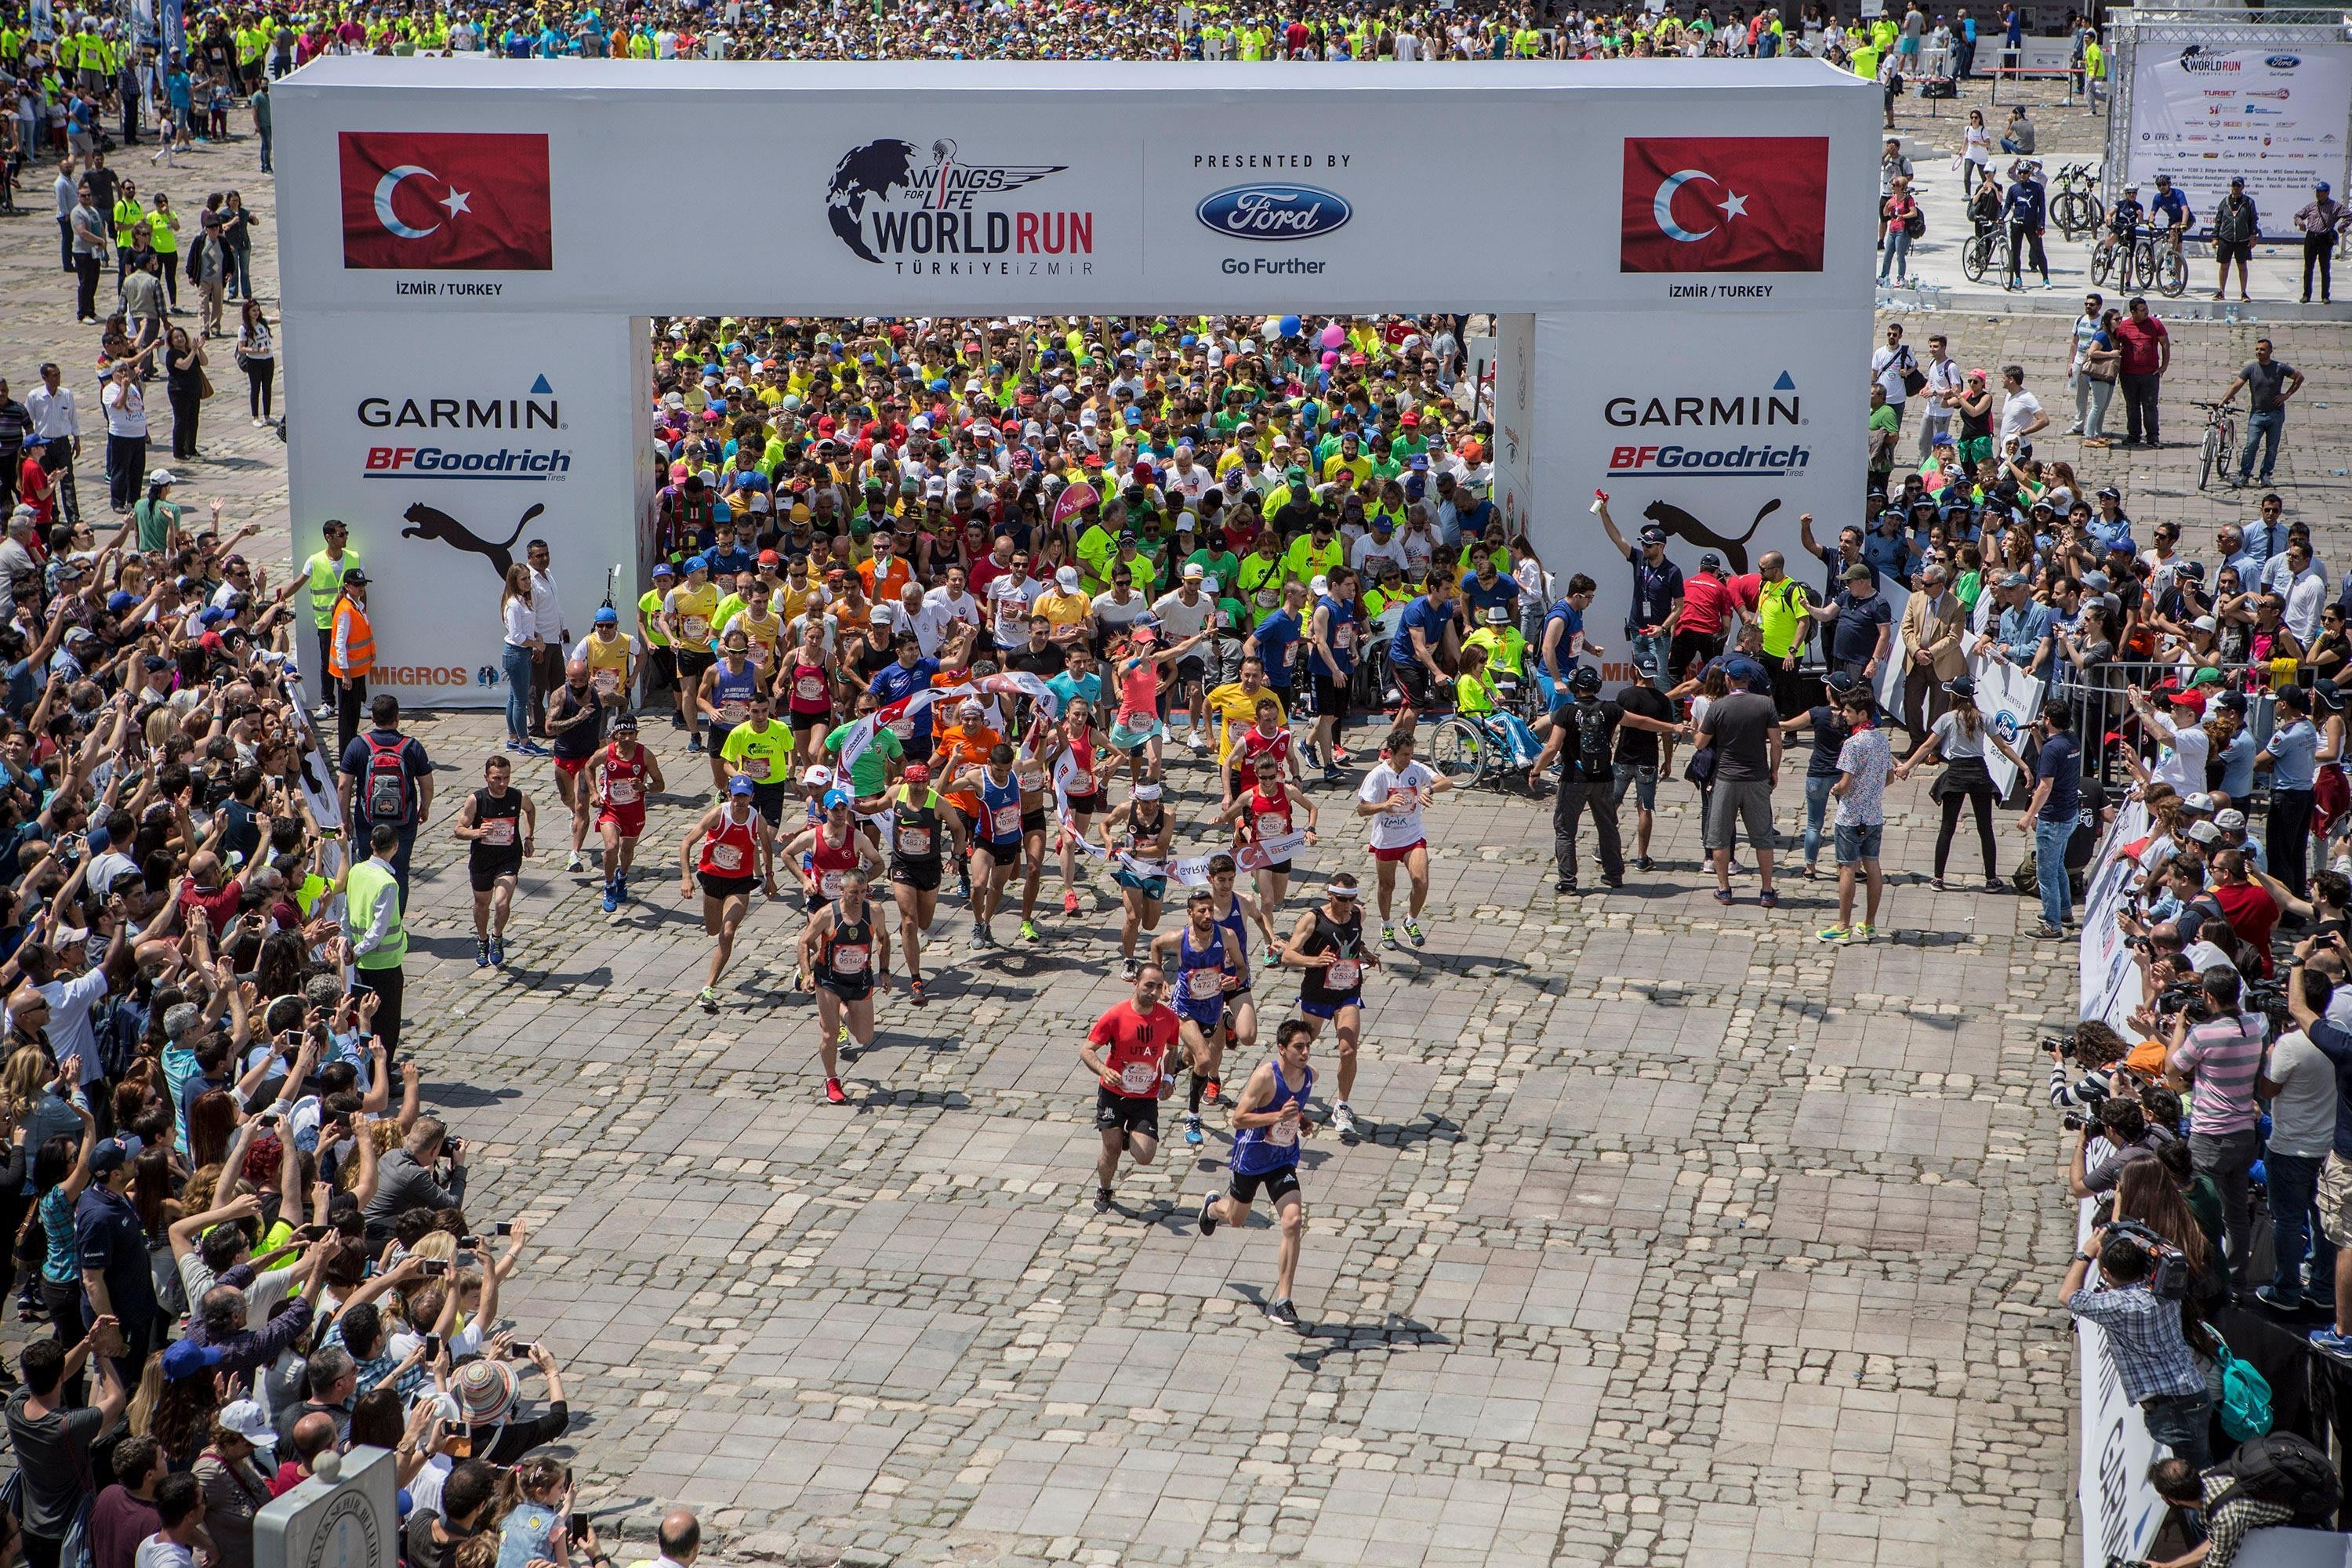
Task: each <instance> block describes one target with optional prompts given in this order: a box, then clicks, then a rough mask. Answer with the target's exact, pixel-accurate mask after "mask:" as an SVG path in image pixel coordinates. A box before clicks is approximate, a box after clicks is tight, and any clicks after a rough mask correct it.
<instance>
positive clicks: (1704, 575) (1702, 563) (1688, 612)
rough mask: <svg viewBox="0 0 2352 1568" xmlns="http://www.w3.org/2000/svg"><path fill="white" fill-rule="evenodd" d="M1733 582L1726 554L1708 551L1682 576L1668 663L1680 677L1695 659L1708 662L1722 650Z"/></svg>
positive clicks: (1702, 662)
mask: <svg viewBox="0 0 2352 1568" xmlns="http://www.w3.org/2000/svg"><path fill="white" fill-rule="evenodd" d="M1732 604H1733V600H1732V596H1731V587H1730V584H1727V583H1726V582H1725V581H1724V579H1723V557H1722V556H1720V555H1717V554H1716V553H1715V552H1713V551H1709V552H1707V553H1706V554H1705V555H1702V556H1700V557H1699V558H1698V570H1697V571H1696V572H1694V573H1692V574H1690V575H1689V576H1688V577H1685V578H1684V579H1683V602H1682V607H1681V609H1680V610H1679V611H1678V612H1677V613H1676V614H1675V640H1674V643H1673V644H1672V646H1671V647H1670V648H1669V650H1668V652H1667V655H1666V666H1667V668H1669V669H1671V670H1672V671H1673V672H1674V679H1676V680H1680V679H1683V678H1684V676H1685V674H1686V673H1688V671H1689V669H1690V667H1691V665H1692V663H1693V661H1694V660H1696V662H1697V663H1700V664H1705V663H1706V661H1707V660H1708V659H1711V658H1715V657H1716V656H1717V655H1718V654H1720V653H1722V652H1723V640H1724V633H1725V631H1726V630H1727V629H1728V627H1729V626H1730V625H1731V609H1732Z"/></svg>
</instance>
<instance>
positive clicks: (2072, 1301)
mask: <svg viewBox="0 0 2352 1568" xmlns="http://www.w3.org/2000/svg"><path fill="white" fill-rule="evenodd" d="M2094 1263H2096V1264H2097V1265H2098V1266H2099V1286H2098V1289H2091V1288H2090V1277H2091V1265H2092V1264H2094ZM2160 1266H2166V1267H2160ZM2187 1285H2188V1268H2187V1266H2186V1264H2185V1263H2183V1262H2182V1261H2181V1259H2180V1255H2179V1253H2177V1252H2174V1251H2172V1250H2171V1249H2170V1248H2169V1247H2163V1245H2162V1244H2161V1243H2160V1242H2159V1241H2158V1240H2157V1239H2156V1235H2155V1233H2154V1232H2153V1231H2150V1230H2147V1228H2146V1227H2144V1226H2139V1225H2137V1224H2135V1223H2133V1222H2131V1221H2128V1220H2126V1221H2121V1222H2118V1223H2115V1224H2110V1225H2106V1226H2101V1227H2100V1228H2099V1229H2097V1230H2095V1231H2093V1232H2092V1233H2091V1235H2090V1236H2089V1237H2088V1238H2086V1239H2085V1240H2084V1244H2083V1249H2082V1250H2081V1251H2080V1252H2077V1253H2076V1254H2074V1262H2073V1263H2072V1264H2071V1265H2069V1266H2068V1268H2067V1269H2066V1280H2065V1283H2064V1284H2063V1286H2061V1287H2060V1289H2059V1295H2060V1297H2061V1299H2062V1300H2063V1301H2064V1303H2065V1306H2066V1310H2068V1311H2069V1312H2072V1313H2073V1314H2074V1316H2075V1317H2077V1318H2080V1319H2082V1320H2084V1321H2086V1322H2091V1323H2096V1324H2097V1325H2098V1326H2099V1328H2100V1329H2101V1330H2102V1331H2104V1332H2105V1334H2106V1336H2107V1352H2108V1353H2109V1354H2110V1355H2111V1356H2113V1357H2114V1359H2115V1364H2116V1374H2117V1375H2118V1376H2119V1377H2120V1378H2121V1379H2122V1381H2123V1385H2124V1397H2125V1398H2126V1399H2128V1400H2130V1401H2131V1402H2132V1403H2133V1404H2134V1405H2138V1406H2139V1408H2140V1414H2141V1415H2142V1416H2144V1417H2145V1418H2146V1420H2147V1435H2148V1436H2150V1437H2153V1438H2155V1439H2156V1440H2157V1441H2158V1442H2159V1443H2162V1444H2164V1445H2165V1446H2166V1447H2168V1448H2170V1449H2171V1450H2172V1451H2173V1452H2174V1453H2175V1454H2177V1455H2179V1457H2180V1458H2184V1459H2186V1460H2188V1461H2189V1463H2190V1464H2191V1465H2193V1466H2195V1467H2196V1468H2199V1469H2200V1470H2201V1469H2203V1468H2205V1467H2206V1465H2207V1464H2208V1463H2210V1461H2211V1459H2212V1448H2211V1447H2210V1439H2209V1437H2208V1435H2207V1429H2208V1428H2209V1427H2210V1426H2211V1425H2212V1420H2213V1396H2212V1394H2211V1393H2210V1392H2209V1391H2208V1390H2207V1388H2206V1385H2205V1374H2204V1373H2203V1372H2201V1371H2200V1370H2199V1368H2198V1365H2197V1360H2196V1358H2195V1357H2194V1356H2192V1355H2191V1354H2190V1353H2189V1342H2188V1340H2187V1339H2186V1338H2185V1337H2184V1336H2183V1334H2182V1332H2181V1327H2180V1295H2181V1293H2182V1291H2184V1290H2185V1289H2187ZM2166 1290H2169V1291H2170V1294H2169V1295H2166V1294H2165V1293H2164V1292H2165V1291H2166Z"/></svg>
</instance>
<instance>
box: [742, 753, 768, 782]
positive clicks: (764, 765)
mask: <svg viewBox="0 0 2352 1568" xmlns="http://www.w3.org/2000/svg"><path fill="white" fill-rule="evenodd" d="M743 772H744V773H746V774H748V775H749V776H750V777H751V781H752V782H753V783H755V784H757V783H761V782H764V781H765V780H766V778H767V776H768V759H767V758H765V757H753V756H746V757H745V758H744V759H743Z"/></svg>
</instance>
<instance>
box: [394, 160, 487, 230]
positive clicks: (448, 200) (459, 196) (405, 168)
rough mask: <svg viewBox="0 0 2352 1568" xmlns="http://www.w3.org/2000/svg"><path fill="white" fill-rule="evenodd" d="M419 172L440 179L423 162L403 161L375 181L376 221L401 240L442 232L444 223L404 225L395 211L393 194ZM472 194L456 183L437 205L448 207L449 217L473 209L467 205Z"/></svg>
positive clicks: (429, 177) (426, 176)
mask: <svg viewBox="0 0 2352 1568" xmlns="http://www.w3.org/2000/svg"><path fill="white" fill-rule="evenodd" d="M418 174H422V175H424V176H425V178H427V179H438V178H440V176H439V175H437V174H434V172H433V171H432V170H430V169H427V168H425V166H423V165H422V164H419V163H403V164H401V165H400V166H399V167H398V168H396V169H389V170H386V171H385V173H384V176H383V179H381V180H378V181H377V182H376V183H375V220H376V222H378V223H380V224H382V225H383V226H384V228H385V229H386V230H387V231H389V232H390V233H392V234H394V235H395V236H397V237H399V238H402V239H423V238H424V237H425V236H426V235H428V234H437V233H439V232H440V228H441V226H440V225H439V224H437V223H436V224H435V225H434V226H432V227H431V228H416V227H413V226H410V225H408V224H404V223H403V222H401V221H400V216H399V215H398V214H396V213H394V211H393V210H392V196H393V193H394V191H397V190H398V189H400V183H401V182H402V181H403V180H405V179H409V178H411V177H412V176H415V175H418ZM471 195H473V193H472V192H470V191H461V190H458V189H457V187H455V186H454V185H453V186H451V187H450V188H449V192H448V194H447V195H444V196H442V197H441V198H440V199H439V200H438V202H437V203H436V205H439V206H443V207H446V208H447V209H448V210H449V216H451V217H456V216H457V215H458V214H459V213H469V212H471V211H473V210H474V209H473V208H472V207H471V206H469V205H467V198H468V197H470V196H471Z"/></svg>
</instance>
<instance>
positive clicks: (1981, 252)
mask: <svg viewBox="0 0 2352 1568" xmlns="http://www.w3.org/2000/svg"><path fill="white" fill-rule="evenodd" d="M1960 271H1961V272H1962V273H1963V274H1965V275H1966V276H1967V278H1968V280H1969V282H1971V283H1981V282H1983V281H1984V276H1985V274H1986V273H1987V272H1990V273H1991V274H1992V275H1993V276H1994V277H1996V278H2006V277H2008V276H2009V230H2008V229H2007V228H2006V227H2000V228H1990V229H1982V230H1979V232H1977V233H1975V234H1972V235H1970V236H1969V237H1968V238H1967V239H1966V240H1965V241H1964V242H1962V244H1961V246H1960Z"/></svg>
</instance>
